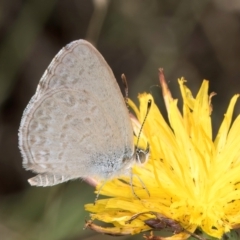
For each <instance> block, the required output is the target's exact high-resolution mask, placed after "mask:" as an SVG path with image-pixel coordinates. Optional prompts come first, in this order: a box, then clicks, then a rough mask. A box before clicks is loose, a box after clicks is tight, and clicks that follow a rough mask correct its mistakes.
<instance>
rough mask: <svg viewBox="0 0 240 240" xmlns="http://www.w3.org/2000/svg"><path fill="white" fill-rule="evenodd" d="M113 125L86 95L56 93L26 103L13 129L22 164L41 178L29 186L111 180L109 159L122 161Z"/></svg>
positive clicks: (116, 166) (116, 167) (114, 165)
mask: <svg viewBox="0 0 240 240" xmlns="http://www.w3.org/2000/svg"><path fill="white" fill-rule="evenodd" d="M115 124H116V123H115V119H114V117H112V116H111V114H109V112H107V111H105V109H104V107H103V105H102V104H101V103H99V101H98V99H97V97H96V96H95V95H94V94H93V93H92V92H87V91H86V90H75V89H74V90H73V89H69V88H68V89H67V88H59V89H55V90H53V91H49V92H47V93H45V94H44V95H42V97H41V99H40V100H38V101H37V102H32V103H31V106H30V108H28V110H27V111H25V114H24V115H23V118H22V121H21V125H20V129H19V146H20V149H21V152H22V155H23V165H24V167H25V168H26V169H29V170H32V171H34V172H36V173H41V175H38V176H37V177H35V178H34V180H31V181H32V182H31V183H32V185H38V186H48V185H49V186H50V185H54V184H57V183H60V182H63V181H66V180H69V179H74V178H79V177H81V178H85V177H89V176H96V177H100V178H108V177H109V176H110V177H111V174H112V173H113V172H115V171H119V169H120V168H121V165H119V164H117V163H115V162H114V160H117V159H120V158H123V152H122V149H121V148H120V149H119V148H118V146H119V145H120V144H121V139H119V138H118V136H119V135H120V131H119V129H118V128H116V126H115ZM113 139H114V141H113ZM106 144H107V148H106ZM34 181H35V183H34Z"/></svg>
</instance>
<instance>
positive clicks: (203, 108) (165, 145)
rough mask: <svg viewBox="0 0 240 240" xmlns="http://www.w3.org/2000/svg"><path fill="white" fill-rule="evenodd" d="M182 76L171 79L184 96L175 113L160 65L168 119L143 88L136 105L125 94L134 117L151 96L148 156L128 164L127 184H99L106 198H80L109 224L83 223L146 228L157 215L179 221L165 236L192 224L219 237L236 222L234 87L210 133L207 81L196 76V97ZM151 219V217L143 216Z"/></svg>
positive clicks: (238, 159) (238, 157)
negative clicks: (142, 162)
mask: <svg viewBox="0 0 240 240" xmlns="http://www.w3.org/2000/svg"><path fill="white" fill-rule="evenodd" d="M185 82H186V81H185V80H184V79H179V80H178V83H179V86H180V90H181V94H182V98H183V111H182V113H181V112H180V111H179V109H178V107H177V100H176V99H173V98H172V96H171V93H170V91H169V90H168V86H167V84H166V81H165V79H164V76H163V71H162V70H160V83H161V86H162V90H163V97H164V101H165V105H166V108H167V113H168V122H167V121H166V120H165V119H164V118H163V116H162V114H161V112H160V111H159V109H158V107H157V106H156V105H155V104H154V100H153V97H152V96H151V95H150V94H146V93H144V94H141V95H139V101H140V107H139V110H138V109H137V107H136V106H135V105H134V104H133V103H132V102H131V101H129V104H130V106H131V108H132V109H133V110H134V111H135V113H136V116H137V118H138V120H139V122H140V123H142V122H143V120H144V118H145V115H146V111H147V105H148V104H147V103H148V101H149V99H150V100H151V101H152V105H151V108H150V110H149V114H148V116H147V119H146V122H145V124H144V130H143V131H144V135H145V136H146V138H147V140H148V143H149V146H150V158H149V161H148V162H147V163H146V164H145V165H144V166H134V167H133V172H134V177H133V181H132V185H133V186H130V184H129V182H130V179H129V178H127V177H122V178H121V179H113V180H111V181H109V182H107V183H106V184H105V185H104V186H103V188H102V189H101V191H100V194H101V195H105V196H108V198H105V199H101V200H97V201H96V203H95V204H87V205H86V206H85V208H86V210H87V211H90V212H92V213H93V214H91V218H92V220H94V219H97V220H100V221H103V222H106V223H111V224H113V227H106V228H103V227H99V226H97V225H94V224H93V223H92V222H88V226H90V228H92V229H95V230H96V231H100V232H104V233H107V234H112V235H125V234H137V233H139V232H144V231H149V230H151V229H153V228H154V224H157V222H158V221H161V220H163V221H164V220H166V219H172V221H173V223H174V224H179V225H177V226H180V227H182V229H181V230H180V231H177V228H176V227H175V225H174V224H172V230H173V232H174V233H176V234H175V235H173V236H172V237H169V238H165V239H186V238H188V237H189V236H190V235H189V232H194V231H195V229H196V228H199V229H201V230H202V231H203V232H205V233H206V234H208V235H210V236H213V237H217V238H220V237H221V236H222V235H223V234H224V233H226V232H229V231H230V230H231V229H233V228H235V227H236V226H239V224H240V214H239V209H240V134H239V132H238V131H239V129H240V116H238V117H237V118H236V119H235V121H234V122H232V115H233V110H234V106H235V103H236V100H237V98H238V96H239V95H235V96H233V98H232V99H231V101H230V104H229V107H228V109H227V112H226V114H225V115H224V119H223V121H222V124H221V126H220V129H219V131H218V133H217V136H216V138H215V140H213V137H212V121H211V111H212V108H211V103H210V102H211V101H210V100H211V96H212V95H210V96H209V95H208V81H206V80H204V81H203V83H202V86H201V88H200V89H199V92H198V94H197V96H196V98H194V97H193V96H192V93H191V91H190V90H189V89H188V88H187V87H186V85H185ZM135 175H137V176H138V177H136V176H135ZM140 179H141V181H142V182H143V183H144V185H145V186H146V189H147V190H146V189H144V188H143V183H141V181H140ZM99 186H101V184H99V185H98V187H97V189H98V188H99ZM133 191H134V193H135V194H136V196H138V197H139V198H137V197H136V196H135V194H133ZM148 192H149V194H148ZM135 214H138V215H135ZM134 215H135V217H134ZM159 216H163V217H162V218H161V217H159ZM151 219H153V223H152V224H146V223H148V221H149V220H151ZM154 219H155V220H154ZM129 220H130V221H129ZM154 221H155V222H154ZM170 227H171V224H170ZM149 239H151V238H149ZM159 239H162V238H159Z"/></svg>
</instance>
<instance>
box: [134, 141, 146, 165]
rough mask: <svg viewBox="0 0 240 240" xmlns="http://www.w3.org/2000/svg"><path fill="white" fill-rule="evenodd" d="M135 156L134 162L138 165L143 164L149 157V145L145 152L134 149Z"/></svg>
mask: <svg viewBox="0 0 240 240" xmlns="http://www.w3.org/2000/svg"><path fill="white" fill-rule="evenodd" d="M135 154H136V162H137V163H139V164H144V163H145V162H146V161H147V160H148V157H149V145H147V149H146V150H143V149H141V148H136V150H135Z"/></svg>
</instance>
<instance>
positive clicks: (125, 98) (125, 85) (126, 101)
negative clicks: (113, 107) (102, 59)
mask: <svg viewBox="0 0 240 240" xmlns="http://www.w3.org/2000/svg"><path fill="white" fill-rule="evenodd" d="M121 78H122V82H123V86H124V91H125V96H124V100H125V103H126V105H127V107H128V84H127V78H126V76H125V74H124V73H123V74H122V75H121Z"/></svg>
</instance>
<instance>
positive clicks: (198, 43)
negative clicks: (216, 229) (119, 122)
mask: <svg viewBox="0 0 240 240" xmlns="http://www.w3.org/2000/svg"><path fill="white" fill-rule="evenodd" d="M80 38H83V39H87V40H89V41H91V42H92V43H94V44H95V45H96V46H97V48H98V49H99V51H100V52H101V53H102V54H103V56H104V57H105V58H106V60H107V62H108V63H109V65H110V66H111V68H112V69H113V72H114V73H115V76H116V78H117V80H118V81H119V82H120V76H121V74H122V73H125V74H126V76H127V79H128V83H129V88H130V97H131V98H132V99H133V100H134V101H135V102H137V94H138V93H140V92H144V91H147V92H149V91H150V92H152V93H153V95H154V97H155V99H156V101H157V103H158V104H159V107H160V108H161V109H162V111H163V113H164V112H165V110H164V105H163V101H162V98H161V94H160V88H159V87H157V86H156V85H158V77H157V74H158V68H159V67H163V68H164V69H165V74H166V79H167V80H168V81H169V86H170V88H171V90H172V94H173V96H174V97H175V98H178V97H179V89H178V84H177V81H176V80H177V78H179V77H182V76H184V77H185V78H186V79H187V80H188V86H189V87H190V88H191V89H192V90H193V93H196V91H197V89H198V88H199V86H200V84H201V81H202V79H204V78H205V79H208V80H210V91H215V92H217V93H218V95H217V96H216V97H214V99H213V109H214V112H213V115H212V116H213V130H214V133H216V131H217V129H218V126H219V123H220V122H221V120H222V117H223V114H224V112H225V110H226V107H227V105H228V102H229V100H230V97H231V96H232V95H233V94H235V93H239V92H240V90H239V89H240V67H239V66H240V2H239V1H238V0H236V1H231V2H230V1H228V0H201V1H199V0H152V1H145V0H135V1H129V0H121V1H117V0H112V1H110V0H49V1H39V0H25V1H24V0H12V1H8V0H1V1H0V104H1V111H0V149H1V152H2V153H1V155H0V239H1V240H2V239H3V240H5V239H7V240H9V239H10V240H11V239H13V240H16V239H20V240H35V239H47V240H55V239H56V240H65V239H70V240H71V239H72V240H75V239H88V240H90V239H91V240H93V239H99V238H100V239H109V240H110V239H113V237H110V236H102V235H99V234H96V233H94V232H92V231H90V230H84V231H83V227H84V223H85V219H88V216H89V213H87V212H85V211H84V204H86V203H88V202H93V201H94V198H95V195H94V193H93V190H94V189H93V188H91V187H89V186H88V185H87V184H85V183H83V182H81V181H74V182H68V183H65V184H61V185H59V186H55V187H51V188H35V187H30V186H29V185H28V183H27V179H28V178H29V177H30V176H32V174H31V173H29V172H26V171H25V170H24V169H22V166H21V161H22V160H21V156H20V153H19V150H18V146H17V145H18V139H17V132H18V126H19V123H20V119H21V115H22V112H23V109H24V108H25V107H26V104H27V103H28V101H29V100H30V98H31V96H32V95H33V94H34V92H35V89H36V87H37V84H38V82H39V79H40V77H41V75H42V74H43V72H44V70H45V69H46V68H47V66H48V64H49V63H50V61H51V59H52V58H53V57H54V55H55V54H56V53H57V52H58V51H59V50H60V49H61V48H62V47H63V46H64V45H65V44H67V43H69V42H71V41H73V40H76V39H80ZM120 85H121V84H120ZM238 113H239V105H238V106H237V109H236V114H238ZM118 239H121V240H122V239H142V234H141V235H138V236H130V237H128V236H127V237H120V238H118Z"/></svg>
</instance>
